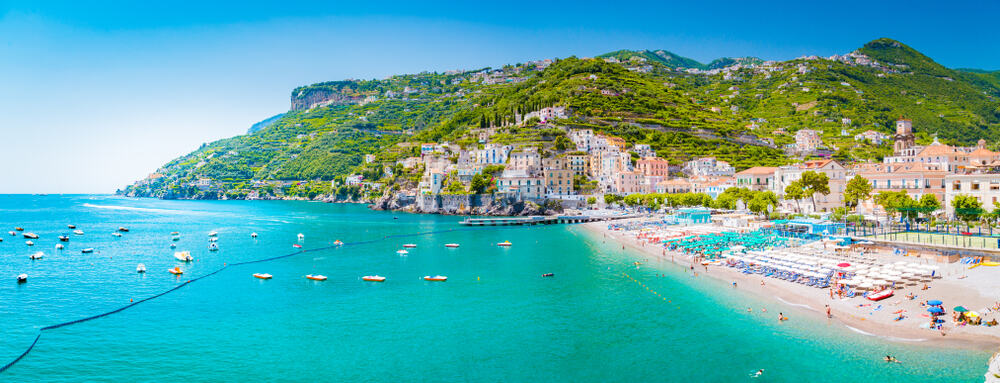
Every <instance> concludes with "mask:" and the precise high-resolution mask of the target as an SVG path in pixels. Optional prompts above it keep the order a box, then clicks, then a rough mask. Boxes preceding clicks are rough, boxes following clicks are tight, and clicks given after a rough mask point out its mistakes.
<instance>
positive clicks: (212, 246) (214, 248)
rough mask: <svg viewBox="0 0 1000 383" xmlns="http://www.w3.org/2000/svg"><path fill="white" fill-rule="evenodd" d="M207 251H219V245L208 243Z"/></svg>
mask: <svg viewBox="0 0 1000 383" xmlns="http://www.w3.org/2000/svg"><path fill="white" fill-rule="evenodd" d="M208 251H219V245H217V244H216V243H215V242H212V243H209V244H208Z"/></svg>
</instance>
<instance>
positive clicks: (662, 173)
mask: <svg viewBox="0 0 1000 383" xmlns="http://www.w3.org/2000/svg"><path fill="white" fill-rule="evenodd" d="M635 169H636V170H638V171H640V172H642V175H644V176H647V177H667V176H669V175H670V162H668V161H667V160H665V159H662V158H657V157H642V158H640V159H639V160H638V161H636V163H635Z"/></svg>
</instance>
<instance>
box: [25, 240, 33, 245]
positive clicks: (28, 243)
mask: <svg viewBox="0 0 1000 383" xmlns="http://www.w3.org/2000/svg"><path fill="white" fill-rule="evenodd" d="M24 244H25V245H28V246H35V243H34V242H31V241H24Z"/></svg>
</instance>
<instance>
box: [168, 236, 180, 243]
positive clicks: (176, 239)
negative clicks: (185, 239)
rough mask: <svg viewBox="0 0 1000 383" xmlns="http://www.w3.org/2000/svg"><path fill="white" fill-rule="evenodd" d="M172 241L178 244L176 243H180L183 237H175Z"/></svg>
mask: <svg viewBox="0 0 1000 383" xmlns="http://www.w3.org/2000/svg"><path fill="white" fill-rule="evenodd" d="M170 240H171V241H175V242H176V241H180V240H181V237H173V238H170Z"/></svg>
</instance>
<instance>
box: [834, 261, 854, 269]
mask: <svg viewBox="0 0 1000 383" xmlns="http://www.w3.org/2000/svg"><path fill="white" fill-rule="evenodd" d="M837 267H840V268H844V267H851V264H850V263H847V262H843V263H838V264H837Z"/></svg>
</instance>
